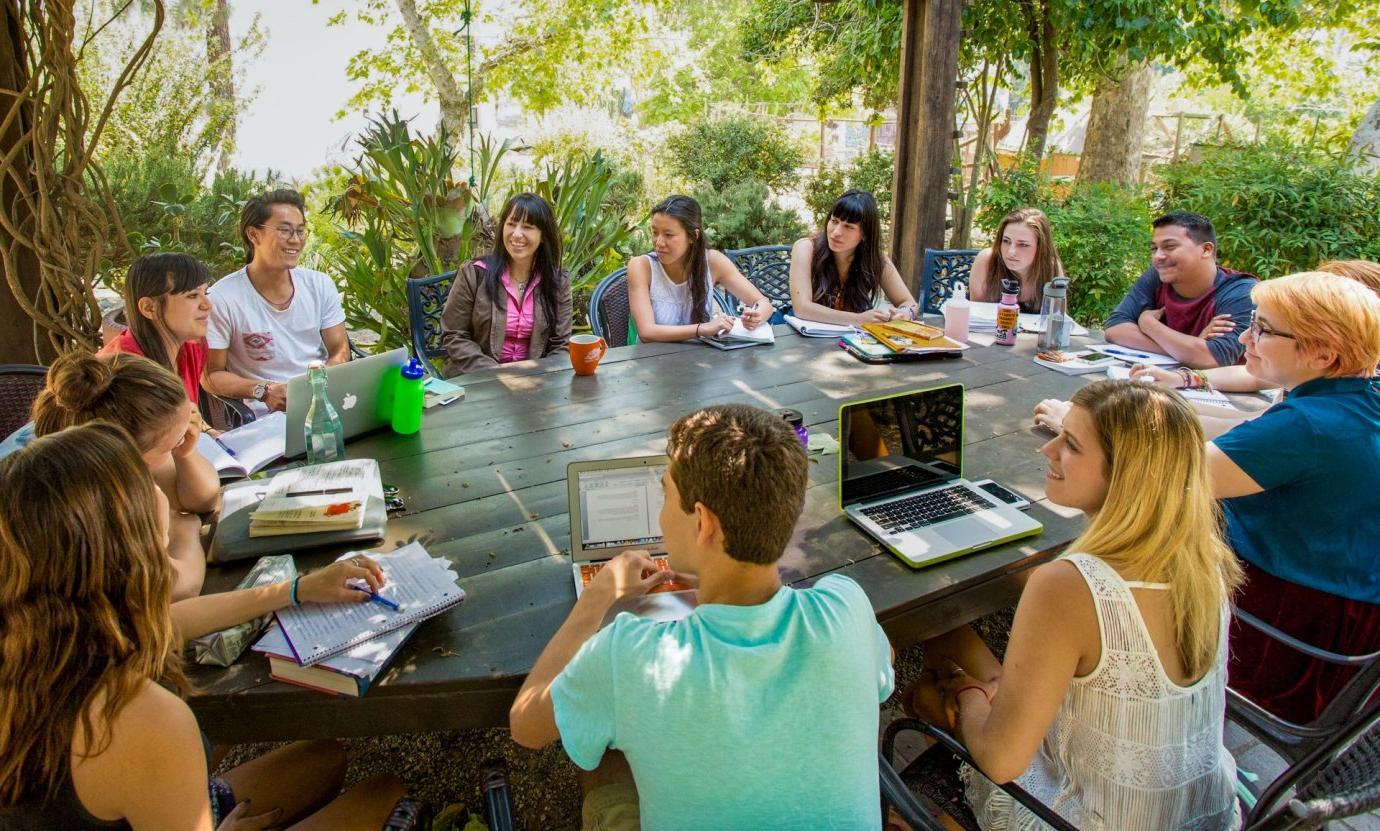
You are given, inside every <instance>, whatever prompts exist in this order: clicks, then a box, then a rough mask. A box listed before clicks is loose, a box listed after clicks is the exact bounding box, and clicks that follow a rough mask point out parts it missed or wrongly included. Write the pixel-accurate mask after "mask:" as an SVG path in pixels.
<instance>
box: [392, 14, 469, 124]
mask: <svg viewBox="0 0 1380 831" xmlns="http://www.w3.org/2000/svg"><path fill="white" fill-rule="evenodd" d="M397 4H398V11H399V12H401V13H402V19H403V28H404V29H406V30H407V34H408V37H410V38H412V44H413V45H414V46H416V47H417V52H418V53H419V54H420V55H421V56H422V64H423V66H425V68H426V74H427V77H428V78H430V79H431V83H432V84H434V85H435V86H436V95H437V98H439V99H440V104H441V124H442V127H443V128H444V131H445V133H446V134H447V135H449V136H451V137H452V138H455V137H458V136H459V135H460V133H461V132H462V131H463V130H464V129H465V125H466V124H468V123H469V120H470V108H469V104H468V102H466V100H465V95H464V93H463V92H461V90H460V84H459V83H457V82H456V80H455V76H454V75H452V74H451V71H450V68H449V67H447V66H446V61H445V58H444V57H442V55H441V50H440V49H438V48H437V46H436V41H435V40H434V39H433V38H432V37H431V30H430V29H428V28H427V26H426V23H425V22H424V21H423V20H422V17H421V14H419V13H418V11H417V3H416V0H397Z"/></svg>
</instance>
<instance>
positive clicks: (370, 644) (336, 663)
mask: <svg viewBox="0 0 1380 831" xmlns="http://www.w3.org/2000/svg"><path fill="white" fill-rule="evenodd" d="M416 629H417V624H415V623H409V624H408V625H407V626H404V627H402V628H401V629H394V630H393V631H392V632H386V633H384V634H382V635H379V636H378V637H377V638H370V639H369V640H367V641H364V642H363V643H358V644H355V645H354V646H352V647H350V648H349V649H347V650H345V651H344V652H342V653H340V654H339V655H336V656H334V657H331V658H326V659H325V660H323V661H320V662H318V663H317V666H321V667H326V668H327V669H333V670H335V671H336V672H343V673H345V674H347V675H353V676H355V677H357V678H369V679H372V678H373V677H374V676H375V675H377V674H378V672H379V670H380V669H382V668H383V665H384V664H386V663H388V659H389V658H390V657H392V655H393V653H394V652H396V651H398V647H400V646H402V644H403V641H405V640H407V639H408V637H409V636H410V635H411V634H412V633H413V632H414V631H416ZM252 648H253V650H254V651H255V652H263V653H265V654H268V655H274V656H277V657H279V658H287V659H288V660H295V659H294V658H293V657H292V646H291V645H290V644H289V643H288V639H287V635H284V634H283V627H281V626H277V625H274V626H271V627H269V630H268V631H267V632H265V633H264V636H263V637H262V638H259V642H258V643H256V644H254V646H253V647H252Z"/></svg>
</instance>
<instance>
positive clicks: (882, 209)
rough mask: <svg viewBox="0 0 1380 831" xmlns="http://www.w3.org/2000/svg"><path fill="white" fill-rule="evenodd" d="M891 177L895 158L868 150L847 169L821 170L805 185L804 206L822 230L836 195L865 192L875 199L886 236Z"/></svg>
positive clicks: (888, 219)
mask: <svg viewBox="0 0 1380 831" xmlns="http://www.w3.org/2000/svg"><path fill="white" fill-rule="evenodd" d="M895 175H896V156H895V155H894V154H892V153H889V152H887V151H885V150H870V151H868V152H867V153H864V154H863V155H862V156H859V157H858V159H857V160H856V161H855V162H854V163H853V165H852V166H851V167H849V168H847V169H843V168H831V167H824V168H821V169H820V171H819V173H817V174H816V175H815V176H814V177H812V178H811V179H810V180H809V181H808V182H806V183H805V204H806V205H807V206H808V207H809V209H810V215H811V216H812V217H814V220H815V224H816V225H818V226H820V227H823V225H824V223H825V221H826V220H828V219H829V209H830V208H832V207H833V206H834V201H835V200H837V199H838V198H839V195H840V194H842V193H843V192H844V191H845V190H848V189H850V188H856V189H858V190H865V191H867V192H868V193H870V194H872V197H873V198H874V199H876V200H877V214H878V215H879V216H880V217H881V220H882V232H883V233H887V232H888V231H889V230H890V228H891V186H892V183H893V181H894V178H895Z"/></svg>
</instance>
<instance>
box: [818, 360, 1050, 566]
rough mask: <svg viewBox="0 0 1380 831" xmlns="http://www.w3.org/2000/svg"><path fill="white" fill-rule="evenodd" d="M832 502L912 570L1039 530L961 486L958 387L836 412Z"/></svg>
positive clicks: (981, 492) (847, 406) (992, 500)
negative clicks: (836, 499) (836, 476)
mask: <svg viewBox="0 0 1380 831" xmlns="http://www.w3.org/2000/svg"><path fill="white" fill-rule="evenodd" d="M839 441H840V443H841V444H842V445H843V446H842V447H841V448H840V449H839V502H840V507H841V508H842V509H843V512H844V513H845V514H847V515H848V518H849V519H851V520H852V521H853V522H855V523H857V524H858V525H859V526H861V527H862V529H863V530H864V531H866V532H867V533H868V534H870V535H871V536H873V537H874V538H876V540H877V541H878V542H880V543H881V544H882V545H883V546H885V547H886V548H887V549H888V550H890V551H891V552H892V553H893V554H895V555H896V556H898V557H900V558H901V560H902V561H903V562H905V563H906V564H907V565H910V566H913V567H915V568H919V567H921V566H928V565H931V564H933V563H938V562H941V561H943V560H948V559H950V558H953V557H957V556H960V555H962V554H967V553H969V552H972V551H978V550H980V549H983V548H990V547H992V546H994V545H999V544H1001V543H1005V542H1009V541H1011V540H1014V539H1018V538H1020V537H1027V536H1032V535H1034V534H1038V533H1040V531H1041V530H1042V529H1043V527H1044V526H1042V525H1041V524H1040V523H1039V522H1037V521H1035V520H1033V519H1031V518H1030V517H1028V516H1026V515H1025V514H1023V513H1021V512H1020V511H1018V510H1016V509H1015V508H1012V507H1010V506H1008V505H1006V504H1005V503H1003V502H1001V501H1000V500H998V499H997V498H996V497H995V496H992V495H991V494H988V493H987V492H986V491H984V490H982V489H981V488H978V487H976V486H974V485H973V484H972V483H971V482H969V481H968V480H967V479H964V478H963V386H962V385H961V384H950V385H948V386H943V387H936V388H934V389H928V390H918V391H914V392H906V393H899V394H896V395H890V396H886V397H883V398H876V399H872V400H867V401H855V402H848V403H845V404H844V405H843V406H842V407H840V408H839Z"/></svg>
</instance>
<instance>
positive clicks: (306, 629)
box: [275, 543, 465, 666]
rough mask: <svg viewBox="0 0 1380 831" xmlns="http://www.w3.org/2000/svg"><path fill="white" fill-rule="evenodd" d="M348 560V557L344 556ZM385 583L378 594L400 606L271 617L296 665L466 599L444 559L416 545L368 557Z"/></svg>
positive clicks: (289, 611)
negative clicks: (433, 555) (283, 637)
mask: <svg viewBox="0 0 1380 831" xmlns="http://www.w3.org/2000/svg"><path fill="white" fill-rule="evenodd" d="M346 556H351V555H346ZM370 556H371V557H373V558H374V559H375V560H377V561H378V564H379V567H380V568H381V569H383V574H384V577H385V578H386V580H387V582H386V583H385V584H384V586H383V588H382V589H380V591H379V594H381V595H383V596H384V597H386V598H387V599H389V600H391V601H393V602H394V603H396V604H398V610H397V611H393V610H392V609H390V608H388V607H386V606H384V605H383V604H380V603H369V602H365V603H311V604H304V605H302V606H289V607H288V608H286V609H282V610H280V611H278V612H276V613H275V615H276V617H277V619H278V625H279V626H281V627H282V629H283V635H284V636H286V638H287V642H288V646H289V647H290V648H291V649H292V653H293V656H294V657H295V658H296V660H297V663H298V664H300V665H302V666H311V665H312V664H315V663H316V662H318V661H320V660H322V659H324V658H329V657H331V656H333V655H338V654H340V653H342V652H344V651H346V650H348V649H350V648H352V647H354V646H355V645H356V644H360V643H363V642H365V641H367V640H369V639H371V638H376V637H378V636H379V635H382V634H384V633H387V632H391V631H393V630H395V629H399V628H401V627H403V626H407V625H409V624H412V623H418V622H420V621H423V620H426V619H427V618H430V617H433V616H435V615H438V614H440V613H441V612H444V611H445V610H447V609H450V608H452V607H454V606H456V605H458V604H459V603H460V602H461V601H463V600H464V599H465V590H464V589H462V588H460V587H459V586H458V585H456V579H457V578H456V575H455V572H454V571H451V569H450V563H449V562H447V561H446V560H443V559H440V558H436V557H432V556H431V555H429V554H427V553H426V549H424V548H422V546H421V545H420V544H418V543H409V544H407V545H405V546H403V547H402V548H399V549H398V550H397V551H394V552H391V553H388V554H378V555H373V554H371V555H370Z"/></svg>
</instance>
